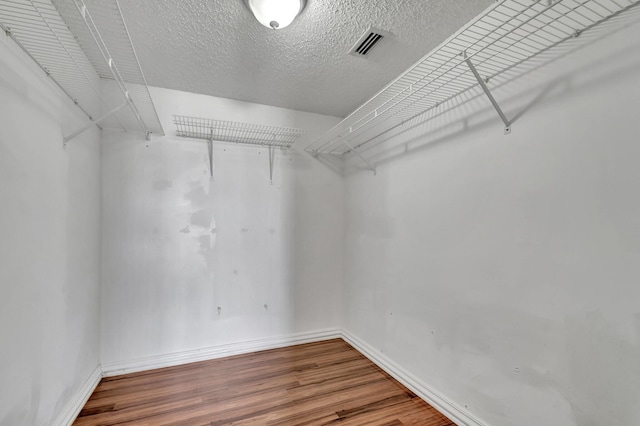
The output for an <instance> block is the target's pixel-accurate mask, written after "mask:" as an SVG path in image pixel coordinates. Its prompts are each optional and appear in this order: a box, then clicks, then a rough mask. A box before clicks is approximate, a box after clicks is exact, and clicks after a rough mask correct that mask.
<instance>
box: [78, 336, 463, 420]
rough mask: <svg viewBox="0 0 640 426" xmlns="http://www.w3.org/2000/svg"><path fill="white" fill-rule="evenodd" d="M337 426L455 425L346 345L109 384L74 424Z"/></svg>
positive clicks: (254, 356)
mask: <svg viewBox="0 0 640 426" xmlns="http://www.w3.org/2000/svg"><path fill="white" fill-rule="evenodd" d="M333 424H340V425H349V426H352V425H374V426H375V425H380V426H383V425H384V426H400V425H423V426H450V425H454V423H452V422H451V421H450V420H448V419H447V418H445V417H444V416H442V415H441V414H440V413H438V412H437V411H436V410H435V409H434V408H432V407H431V406H430V405H428V404H427V403H425V402H424V401H422V400H421V399H420V398H418V397H416V396H415V395H414V394H413V393H411V392H410V391H409V390H407V389H406V388H405V387H403V386H402V385H401V384H400V383H398V382H397V381H395V380H394V379H392V378H391V377H389V376H388V375H387V374H386V373H384V372H383V371H382V370H380V369H379V368H378V367H377V366H375V365H374V364H373V363H371V362H370V361H369V360H368V359H366V358H365V357H364V356H362V355H361V354H360V353H359V352H357V351H356V350H355V349H353V348H352V347H351V346H349V345H348V344H347V343H345V342H344V341H343V340H340V339H335V340H329V341H325V342H318V343H310V344H306V345H300V346H292V347H288V348H282V349H274V350H270V351H263V352H257V353H251V354H245V355H238V356H233V357H229V358H221V359H216V360H211V361H204V362H198V363H193V364H187V365H182V366H177V367H169V368H163V369H158V370H152V371H145V372H141V373H133V374H127V375H122V376H116V377H108V378H104V379H102V381H101V382H100V384H99V385H98V387H97V388H96V390H95V392H94V393H93V394H92V395H91V398H90V399H89V401H87V404H86V405H85V407H84V408H83V409H82V411H81V412H80V415H79V416H78V418H77V419H76V421H75V423H74V425H77V426H81V425H152V426H159V425H211V426H218V425H234V426H238V425H274V426H275V425H333Z"/></svg>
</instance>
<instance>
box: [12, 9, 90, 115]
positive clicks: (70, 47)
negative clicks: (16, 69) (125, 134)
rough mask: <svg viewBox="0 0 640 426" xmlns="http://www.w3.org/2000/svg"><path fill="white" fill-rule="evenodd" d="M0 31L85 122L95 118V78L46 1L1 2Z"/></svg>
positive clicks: (67, 30)
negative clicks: (41, 71)
mask: <svg viewBox="0 0 640 426" xmlns="http://www.w3.org/2000/svg"><path fill="white" fill-rule="evenodd" d="M0 28H1V29H2V30H3V31H4V32H5V33H6V35H7V36H9V37H11V38H12V39H13V40H14V41H15V43H16V44H18V46H20V47H21V48H22V49H23V50H24V51H25V53H26V54H27V55H28V56H29V57H30V58H31V59H33V61H34V62H35V63H36V64H37V65H38V66H39V67H40V68H41V69H42V70H43V71H44V72H45V73H46V74H47V75H48V76H49V77H51V79H52V80H53V81H54V82H55V83H56V84H57V85H58V87H60V89H61V90H62V91H63V92H64V93H66V94H67V96H69V98H71V100H72V101H73V102H74V103H76V104H77V105H78V107H79V108H80V109H81V110H82V111H83V112H84V113H85V114H86V115H87V116H88V117H89V118H91V119H92V118H94V117H97V116H98V115H99V113H100V103H101V102H102V96H101V94H100V80H99V76H98V74H97V73H96V71H95V69H94V68H93V66H92V65H91V63H90V62H89V61H88V59H87V57H86V55H85V54H84V52H83V51H82V49H81V47H80V45H79V44H78V42H77V41H76V39H75V38H74V36H73V34H72V33H71V31H69V28H68V27H67V25H66V24H65V22H64V21H63V19H62V17H61V16H60V14H59V13H58V12H57V10H56V8H55V7H54V6H53V4H52V3H51V2H50V1H48V0H3V1H2V2H0ZM95 99H98V100H99V101H100V102H98V103H96V102H95Z"/></svg>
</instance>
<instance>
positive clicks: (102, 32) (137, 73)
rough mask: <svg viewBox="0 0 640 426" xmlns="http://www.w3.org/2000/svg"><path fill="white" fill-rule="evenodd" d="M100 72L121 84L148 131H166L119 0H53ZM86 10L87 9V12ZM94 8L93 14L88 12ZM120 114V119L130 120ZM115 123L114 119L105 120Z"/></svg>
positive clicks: (100, 74) (104, 76)
mask: <svg viewBox="0 0 640 426" xmlns="http://www.w3.org/2000/svg"><path fill="white" fill-rule="evenodd" d="M51 1H52V2H53V4H54V5H55V7H56V8H57V10H58V11H59V13H60V15H61V16H62V18H63V19H64V21H65V22H66V24H67V25H68V26H69V28H70V29H71V32H72V33H73V34H74V35H75V36H76V37H77V40H78V43H79V44H80V46H81V47H82V50H83V51H84V52H85V54H86V55H87V57H88V59H89V61H90V62H91V64H92V65H93V67H94V69H95V70H96V72H97V73H98V75H99V76H100V77H101V78H103V79H107V80H113V81H115V82H116V83H117V85H118V86H119V88H120V90H121V91H122V92H123V93H124V92H126V93H128V95H129V96H130V98H131V100H132V101H133V104H134V105H135V109H134V114H135V115H136V118H137V117H139V118H140V120H141V121H142V122H143V125H144V127H145V128H146V130H147V131H150V132H152V133H156V134H161V135H163V134H164V130H163V128H162V124H161V123H160V120H159V118H158V114H157V111H156V109H155V105H154V104H153V100H152V98H151V93H150V92H149V87H148V85H147V81H146V79H145V77H144V74H143V72H142V68H141V66H140V62H139V60H138V56H137V54H136V51H135V47H134V45H133V42H132V41H131V36H130V34H129V29H128V28H127V24H126V22H125V20H124V16H123V14H122V10H121V8H120V3H119V1H118V0H51ZM83 10H85V11H86V12H83ZM89 10H90V13H89V12H88V11H89ZM124 114H126V113H125V112H120V113H118V118H119V121H123V122H130V121H131V120H127V119H126V117H124ZM105 124H106V125H107V126H109V125H113V124H114V122H113V120H108V121H106V122H105Z"/></svg>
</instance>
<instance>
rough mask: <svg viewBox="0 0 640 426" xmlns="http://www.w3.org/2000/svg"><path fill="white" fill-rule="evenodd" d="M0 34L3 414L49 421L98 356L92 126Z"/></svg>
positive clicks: (7, 421) (1, 420)
mask: <svg viewBox="0 0 640 426" xmlns="http://www.w3.org/2000/svg"><path fill="white" fill-rule="evenodd" d="M82 119H83V116H82V115H81V113H80V112H79V111H77V109H76V107H75V106H74V105H73V104H72V103H71V102H70V101H69V100H68V98H67V97H66V96H65V95H64V94H62V93H61V92H60V91H59V90H58V89H57V87H55V86H54V85H53V84H52V83H51V82H50V81H48V79H47V77H46V76H45V75H44V73H43V72H42V71H40V70H39V69H38V68H36V66H35V65H34V64H33V62H31V60H30V59H29V58H27V57H26V56H25V55H24V54H23V53H22V52H21V51H20V50H19V49H18V48H17V47H16V46H14V45H12V44H10V43H9V42H8V38H7V37H4V34H3V36H2V37H0V342H1V343H0V345H1V346H0V424H1V425H11V426H19V425H51V424H56V423H55V422H56V419H57V418H59V417H60V416H63V415H64V414H65V410H68V408H69V404H71V405H73V403H75V402H77V401H76V399H77V393H78V391H79V390H80V389H81V388H82V386H83V384H85V382H86V381H87V379H88V378H89V376H90V375H91V374H92V373H93V372H94V371H95V369H96V368H97V367H98V365H99V358H98V357H99V344H100V340H99V332H100V330H99V319H100V317H99V306H100V304H99V295H100V292H99V280H100V266H99V262H100V184H99V177H100V157H99V155H100V149H99V146H98V142H99V139H100V134H99V131H98V130H97V129H96V128H94V129H91V130H90V131H89V132H87V133H85V134H84V135H82V136H81V137H78V138H77V139H74V140H72V141H70V142H69V144H68V146H67V148H66V150H65V149H63V146H62V136H63V134H68V133H70V132H71V131H73V130H75V129H76V128H77V126H80V125H81V124H82V123H84V121H82Z"/></svg>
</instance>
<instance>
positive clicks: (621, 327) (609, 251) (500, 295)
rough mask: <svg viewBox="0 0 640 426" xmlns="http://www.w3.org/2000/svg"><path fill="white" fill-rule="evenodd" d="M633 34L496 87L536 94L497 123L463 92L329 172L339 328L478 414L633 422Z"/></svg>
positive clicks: (638, 388)
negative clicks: (452, 106) (358, 166)
mask: <svg viewBox="0 0 640 426" xmlns="http://www.w3.org/2000/svg"><path fill="white" fill-rule="evenodd" d="M639 40H640V30H639V28H638V25H635V26H634V27H633V28H631V29H627V30H626V31H624V32H622V33H618V34H616V35H614V36H611V37H608V38H606V39H605V40H603V41H602V42H600V43H597V44H595V45H593V46H590V47H588V48H586V49H584V50H582V51H580V52H577V53H576V54H573V55H571V56H568V57H566V58H565V59H563V60H562V61H560V62H558V63H556V64H553V65H551V66H549V67H546V68H544V69H542V70H539V71H538V72H535V73H533V74H531V75H528V76H527V77H526V78H524V79H520V80H518V81H516V82H514V83H512V84H511V85H509V86H507V87H506V88H504V89H503V90H501V91H498V98H499V99H505V98H506V97H515V98H514V102H512V103H509V102H507V103H506V104H505V106H506V109H507V112H508V113H509V114H510V115H514V114H516V113H517V112H518V111H520V110H521V108H522V107H523V106H524V105H525V104H526V103H528V102H530V101H532V100H533V99H534V98H535V97H536V96H537V95H538V94H543V95H541V98H540V99H538V100H537V101H536V102H534V103H533V106H532V107H531V108H530V109H528V110H527V111H526V112H525V113H524V114H523V115H522V116H521V117H520V118H519V119H518V120H517V121H516V123H515V124H514V125H513V132H512V134H511V135H509V136H504V135H503V134H502V123H501V122H500V121H499V120H498V119H497V118H496V117H497V116H496V115H495V112H494V111H493V110H491V109H490V107H489V106H488V103H487V102H486V101H484V100H483V101H481V102H480V103H478V102H477V101H474V102H471V103H469V104H466V105H464V106H463V107H461V108H459V109H456V110H454V111H453V112H452V113H451V115H450V117H454V119H453V120H449V121H450V122H449V123H446V121H447V119H444V118H439V119H435V120H434V123H435V124H433V126H434V128H430V127H429V126H428V125H427V126H426V127H425V128H424V129H416V130H414V131H412V132H409V133H408V134H406V135H403V136H399V137H398V138H400V137H403V138H404V137H407V138H408V139H404V140H402V141H401V142H402V143H400V144H398V141H399V139H398V138H396V140H391V141H388V142H387V143H386V144H382V145H379V146H377V147H376V148H374V149H371V150H370V151H368V152H367V153H366V154H367V155H370V156H371V158H373V159H374V160H375V161H377V162H378V171H377V176H372V174H371V173H368V172H355V173H353V174H351V175H350V176H349V177H348V178H347V180H346V189H345V200H346V201H345V211H346V219H345V230H346V237H345V300H344V303H345V320H344V325H345V328H346V329H347V330H348V331H350V332H351V333H353V334H354V335H355V336H357V337H359V338H361V339H362V340H364V341H365V342H366V343H368V344H369V345H371V346H372V347H374V348H375V349H376V350H378V351H380V352H382V353H383V354H384V356H386V357H388V358H389V359H391V360H392V361H394V362H395V363H397V364H398V365H400V366H401V367H402V368H404V369H406V370H407V371H409V372H410V373H411V374H413V375H415V376H416V377H417V378H418V379H419V380H421V381H422V383H423V384H424V385H425V386H429V387H431V388H432V389H435V390H436V391H438V392H440V393H441V394H442V395H444V396H446V397H448V398H449V399H451V400H452V401H455V403H457V405H459V406H460V407H461V408H462V409H463V410H467V411H468V412H469V413H471V414H472V415H473V416H475V417H477V418H479V419H482V420H484V422H486V424H487V425H492V426H501V425H504V426H506V425H519V426H525V425H532V426H533V425H581V426H585V425H594V426H595V425H605V424H610V425H634V424H640V361H639V360H640V305H639V304H638V300H640V286H639V282H640V195H639V188H640V167H639V166H638V164H639V162H638V160H639V158H640V120H639V117H640V45H639V44H638V41H639ZM549 83H553V88H552V89H549V90H548V91H547V90H546V89H548V88H549V87H550V86H549ZM531 88H533V89H534V90H533V91H531V92H528V91H526V90H525V89H527V90H528V89H531ZM521 93H522V94H521ZM479 106H480V107H481V108H480V111H479V112H478V113H477V114H476V112H477V111H478V107H479ZM465 117H466V118H468V120H466V122H465V121H464V120H463V119H464V118H465ZM436 128H437V129H436ZM432 130H434V133H432V134H431V135H428V136H427V132H429V131H432ZM406 141H408V143H407V144H406V145H405V144H404V142H406Z"/></svg>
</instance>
